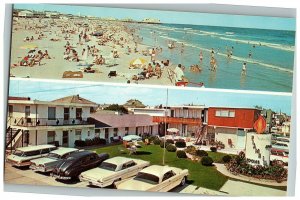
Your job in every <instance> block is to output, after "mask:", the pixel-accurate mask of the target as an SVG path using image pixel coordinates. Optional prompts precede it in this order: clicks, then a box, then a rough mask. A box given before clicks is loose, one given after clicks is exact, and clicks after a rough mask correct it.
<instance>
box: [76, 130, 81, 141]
mask: <svg viewBox="0 0 300 200" xmlns="http://www.w3.org/2000/svg"><path fill="white" fill-rule="evenodd" d="M75 140H81V129H76V130H75Z"/></svg>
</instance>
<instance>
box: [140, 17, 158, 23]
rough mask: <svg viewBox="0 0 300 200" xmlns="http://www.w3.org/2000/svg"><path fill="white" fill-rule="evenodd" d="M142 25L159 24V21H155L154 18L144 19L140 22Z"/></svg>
mask: <svg viewBox="0 0 300 200" xmlns="http://www.w3.org/2000/svg"><path fill="white" fill-rule="evenodd" d="M142 23H147V24H159V23H160V20H159V19H155V18H145V19H143V20H142Z"/></svg>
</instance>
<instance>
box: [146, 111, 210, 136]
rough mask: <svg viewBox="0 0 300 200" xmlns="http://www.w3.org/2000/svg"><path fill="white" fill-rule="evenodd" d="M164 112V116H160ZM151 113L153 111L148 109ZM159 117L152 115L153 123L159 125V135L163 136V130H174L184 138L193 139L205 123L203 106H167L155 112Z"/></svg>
mask: <svg viewBox="0 0 300 200" xmlns="http://www.w3.org/2000/svg"><path fill="white" fill-rule="evenodd" d="M162 110H165V115H163V116H162V115H161V114H162ZM150 112H153V109H152V110H151V109H150ZM156 112H157V113H159V114H160V115H156V116H154V115H153V122H156V123H159V134H160V135H161V136H162V135H164V134H165V128H167V129H168V128H176V129H178V134H179V135H180V136H184V137H194V136H196V134H197V131H198V130H199V128H200V127H201V126H202V125H203V124H204V123H206V121H207V109H205V107H204V106H194V105H187V106H169V107H163V109H161V110H159V109H158V110H157V111H156Z"/></svg>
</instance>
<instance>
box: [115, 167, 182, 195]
mask: <svg viewBox="0 0 300 200" xmlns="http://www.w3.org/2000/svg"><path fill="white" fill-rule="evenodd" d="M187 176H188V170H187V169H184V170H182V169H179V168H176V167H169V166H160V165H151V166H149V167H146V168H145V169H143V170H141V171H140V172H139V173H138V174H137V175H136V176H135V177H133V178H130V179H128V180H126V181H124V182H122V183H120V184H118V185H117V188H118V189H121V190H140V191H152V192H168V191H169V190H171V189H173V188H175V187H177V186H179V185H184V184H185V182H186V179H187Z"/></svg>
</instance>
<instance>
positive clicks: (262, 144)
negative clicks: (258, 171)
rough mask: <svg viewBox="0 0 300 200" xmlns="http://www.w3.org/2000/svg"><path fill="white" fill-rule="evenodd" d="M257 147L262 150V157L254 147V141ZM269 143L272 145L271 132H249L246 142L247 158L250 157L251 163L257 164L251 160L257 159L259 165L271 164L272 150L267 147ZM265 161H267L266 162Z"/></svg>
mask: <svg viewBox="0 0 300 200" xmlns="http://www.w3.org/2000/svg"><path fill="white" fill-rule="evenodd" d="M252 137H253V141H254V144H255V146H256V149H259V150H260V153H261V157H260V158H259V156H258V153H256V152H255V148H253V146H254V145H253V141H252ZM267 145H271V134H257V133H255V132H249V133H247V142H246V158H247V159H249V162H248V163H249V164H256V163H255V162H251V160H254V161H257V164H259V165H264V164H265V165H269V164H270V150H269V149H266V146H267ZM264 161H265V162H264Z"/></svg>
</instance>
